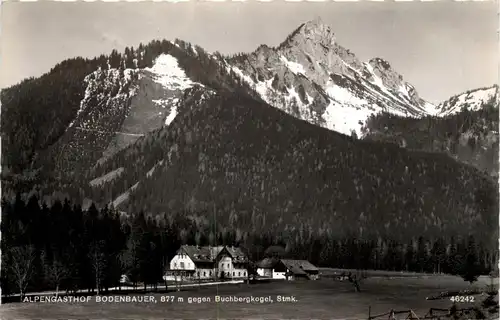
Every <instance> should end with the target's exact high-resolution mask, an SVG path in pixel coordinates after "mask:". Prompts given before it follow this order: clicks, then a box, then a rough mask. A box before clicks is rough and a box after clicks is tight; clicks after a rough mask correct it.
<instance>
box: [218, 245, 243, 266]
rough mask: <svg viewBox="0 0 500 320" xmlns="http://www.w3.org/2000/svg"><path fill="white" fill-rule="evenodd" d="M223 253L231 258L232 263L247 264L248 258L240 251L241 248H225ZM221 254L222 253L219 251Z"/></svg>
mask: <svg viewBox="0 0 500 320" xmlns="http://www.w3.org/2000/svg"><path fill="white" fill-rule="evenodd" d="M225 249H226V250H225V251H226V252H227V253H228V254H229V255H230V256H231V258H233V262H236V263H238V262H241V263H243V262H248V257H247V255H246V254H245V253H244V252H243V250H241V248H238V247H229V246H226V247H225ZM221 252H222V251H221Z"/></svg>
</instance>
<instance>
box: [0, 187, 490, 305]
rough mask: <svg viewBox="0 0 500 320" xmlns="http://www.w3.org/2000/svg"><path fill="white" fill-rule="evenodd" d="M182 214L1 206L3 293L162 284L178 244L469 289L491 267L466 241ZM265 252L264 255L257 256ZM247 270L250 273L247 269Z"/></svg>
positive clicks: (65, 205) (20, 203)
mask: <svg viewBox="0 0 500 320" xmlns="http://www.w3.org/2000/svg"><path fill="white" fill-rule="evenodd" d="M187 214H188V213H187V212H178V213H175V214H170V215H166V214H165V215H163V216H155V217H153V216H148V215H145V214H144V213H141V212H139V213H138V214H135V215H124V214H120V213H118V212H117V211H116V210H114V209H113V208H109V207H106V206H105V207H103V208H101V209H98V208H97V207H96V206H95V205H94V204H91V205H90V207H89V208H88V209H86V210H83V209H82V207H81V206H80V205H78V204H71V203H70V201H68V200H64V201H59V200H56V201H54V202H53V204H52V205H51V206H48V205H47V204H46V203H45V202H43V201H40V200H39V199H38V198H37V197H36V196H35V195H32V196H31V197H30V198H29V199H28V200H27V201H25V200H23V198H22V197H21V196H20V195H17V196H16V198H15V199H14V200H13V201H8V200H7V199H3V200H2V222H1V231H2V236H3V239H2V243H1V245H2V274H1V288H2V293H3V294H4V295H10V294H15V293H18V294H20V296H21V299H22V298H23V296H24V295H25V294H26V293H27V292H37V291H43V290H56V291H60V290H66V291H71V292H73V291H74V290H77V289H80V290H82V289H83V290H88V291H89V292H96V293H97V294H99V293H104V292H107V291H108V290H109V288H111V287H116V286H119V285H120V278H121V276H122V275H124V274H125V275H127V276H128V278H129V279H130V281H131V282H133V283H134V285H138V284H139V283H140V284H141V285H143V286H144V288H146V286H147V285H152V286H156V285H157V284H158V283H161V282H162V281H163V280H162V276H163V275H164V271H165V269H166V268H168V263H169V260H170V259H171V258H172V257H173V256H174V255H175V253H176V251H177V250H178V248H179V247H180V245H181V244H191V245H235V246H240V247H242V248H243V249H244V251H246V253H247V254H248V255H249V258H250V259H251V260H252V261H258V260H260V259H262V258H264V257H266V256H272V255H274V254H275V253H276V250H273V248H276V247H278V248H279V247H282V248H284V249H283V252H281V253H279V254H280V255H281V256H283V257H288V258H293V259H307V260H310V261H311V262H312V263H314V264H316V265H319V266H325V267H336V268H348V269H379V270H396V271H415V272H428V273H449V274H455V275H460V276H462V277H463V278H464V280H467V281H470V282H473V281H475V280H476V279H477V277H478V275H480V274H486V273H488V272H490V271H491V269H492V267H493V266H494V264H495V263H496V261H497V260H498V258H497V257H498V255H497V252H489V251H487V250H486V249H485V248H483V247H482V246H481V245H480V244H479V243H476V241H475V239H474V237H473V236H469V237H466V238H453V237H452V238H450V239H446V238H444V237H443V238H437V239H424V238H423V237H419V238H417V239H413V240H412V241H411V242H410V243H407V244H404V243H399V242H397V241H394V240H391V239H382V238H378V239H359V238H356V237H344V238H339V237H337V236H336V235H334V234H328V233H313V232H311V231H310V230H308V229H307V228H305V227H299V228H297V229H296V230H295V231H293V232H289V233H286V232H277V233H271V232H264V233H249V232H245V231H242V230H240V229H238V228H235V229H234V228H229V227H228V226H227V225H223V224H216V223H215V221H213V220H210V219H209V218H208V217H204V218H198V219H195V218H192V217H190V216H189V215H187ZM266 248H267V250H266ZM250 271H251V270H250Z"/></svg>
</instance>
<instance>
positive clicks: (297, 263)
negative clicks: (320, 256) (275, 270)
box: [281, 259, 319, 274]
mask: <svg viewBox="0 0 500 320" xmlns="http://www.w3.org/2000/svg"><path fill="white" fill-rule="evenodd" d="M281 263H283V265H284V266H285V267H286V268H287V269H288V270H290V272H292V273H293V274H306V273H307V271H309V272H310V271H319V269H318V268H316V267H315V266H314V265H313V264H312V263H310V262H309V261H307V260H289V259H281Z"/></svg>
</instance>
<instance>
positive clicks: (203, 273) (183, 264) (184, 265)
mask: <svg viewBox="0 0 500 320" xmlns="http://www.w3.org/2000/svg"><path fill="white" fill-rule="evenodd" d="M247 265H248V258H247V257H246V255H245V254H244V253H243V251H242V250H241V249H240V248H235V247H228V246H217V247H208V246H207V247H199V246H188V245H183V246H181V247H180V248H179V250H177V254H176V255H175V256H174V257H173V258H172V260H171V261H170V266H169V267H170V268H169V270H167V271H166V275H165V277H164V279H165V280H177V279H178V278H179V276H180V275H182V277H184V278H191V279H200V280H203V279H215V278H219V279H220V278H224V279H234V278H246V277H247Z"/></svg>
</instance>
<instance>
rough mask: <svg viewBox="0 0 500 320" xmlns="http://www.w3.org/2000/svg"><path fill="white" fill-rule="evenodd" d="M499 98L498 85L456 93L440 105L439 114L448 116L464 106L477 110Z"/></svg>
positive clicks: (470, 109)
mask: <svg viewBox="0 0 500 320" xmlns="http://www.w3.org/2000/svg"><path fill="white" fill-rule="evenodd" d="M496 100H498V87H497V86H493V87H489V88H482V89H476V90H471V91H468V92H465V93H463V94H460V95H456V96H453V97H451V98H450V99H448V100H446V101H445V102H443V103H441V104H440V105H439V106H438V109H439V110H440V112H439V116H448V115H452V114H455V113H458V112H460V111H461V110H462V109H463V108H467V110H469V111H477V110H479V109H480V108H482V107H483V106H484V105H485V104H487V103H490V102H494V101H496Z"/></svg>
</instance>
